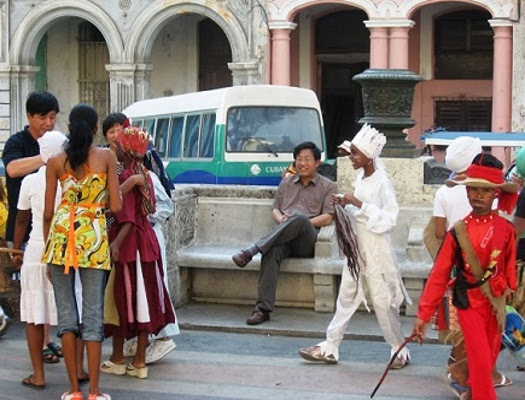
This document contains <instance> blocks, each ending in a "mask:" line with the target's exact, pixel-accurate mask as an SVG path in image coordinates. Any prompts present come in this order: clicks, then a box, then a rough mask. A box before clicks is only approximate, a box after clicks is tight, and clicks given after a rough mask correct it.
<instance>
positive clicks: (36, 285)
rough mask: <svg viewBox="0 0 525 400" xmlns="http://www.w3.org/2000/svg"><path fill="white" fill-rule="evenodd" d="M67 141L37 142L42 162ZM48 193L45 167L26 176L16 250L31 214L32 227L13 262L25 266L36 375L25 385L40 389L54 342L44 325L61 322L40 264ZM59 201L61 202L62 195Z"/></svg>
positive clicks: (25, 316)
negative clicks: (44, 351)
mask: <svg viewBox="0 0 525 400" xmlns="http://www.w3.org/2000/svg"><path fill="white" fill-rule="evenodd" d="M66 141H67V137H66V136H65V135H64V134H62V133H60V132H58V131H52V132H47V133H46V134H44V136H42V137H41V138H40V139H38V144H39V146H40V156H41V157H42V161H43V162H44V163H47V160H48V159H49V158H51V157H53V156H54V155H56V154H58V153H60V152H61V151H62V145H63V144H64V143H65V142H66ZM45 192H46V166H45V165H44V166H42V167H41V168H40V169H39V170H38V172H36V173H34V174H30V175H27V176H26V177H25V178H24V180H23V181H22V186H21V187H20V196H19V199H18V206H17V207H18V213H17V217H16V222H15V233H14V238H13V247H14V248H15V249H20V248H21V246H22V241H23V238H24V234H25V232H26V228H27V224H28V222H29V217H30V215H31V214H32V221H33V222H32V224H33V226H32V230H31V235H30V237H29V241H28V242H27V247H26V249H25V252H24V255H23V259H22V256H14V257H13V262H14V263H15V264H18V265H22V268H21V296H20V320H21V321H24V322H26V335H27V345H28V348H29V354H30V356H31V364H32V366H33V374H32V375H29V376H28V377H27V378H24V379H23V380H22V385H24V386H26V387H29V388H31V389H37V390H40V389H44V388H45V386H46V382H45V375H44V359H43V357H42V347H43V346H45V344H46V343H48V342H51V338H50V337H49V333H47V334H46V333H45V325H46V324H47V325H56V324H57V322H58V321H57V309H56V304H55V297H54V293H53V286H52V284H51V282H50V281H49V280H48V278H47V276H46V266H45V265H43V264H42V261H41V259H42V253H43V250H44V236H43V228H42V215H43V213H44V195H45ZM57 199H60V195H58V196H57ZM57 204H58V203H57ZM57 204H55V207H56V205H57ZM46 336H47V337H46ZM46 339H47V340H46ZM57 361H58V360H57Z"/></svg>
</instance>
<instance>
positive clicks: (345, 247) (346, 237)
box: [334, 204, 363, 296]
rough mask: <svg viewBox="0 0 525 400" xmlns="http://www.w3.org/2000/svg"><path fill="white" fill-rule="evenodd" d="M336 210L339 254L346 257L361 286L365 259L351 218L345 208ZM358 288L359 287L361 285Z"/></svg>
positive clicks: (336, 206) (351, 271)
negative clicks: (360, 281) (360, 250)
mask: <svg viewBox="0 0 525 400" xmlns="http://www.w3.org/2000/svg"><path fill="white" fill-rule="evenodd" d="M334 209H335V213H334V217H335V218H334V219H335V231H336V233H337V243H338V244H339V253H340V254H341V255H344V256H345V257H346V260H347V261H346V263H347V267H348V270H349V271H350V274H352V277H353V278H354V279H355V281H356V282H357V283H358V284H359V279H360V278H361V262H362V261H363V258H362V256H361V253H360V252H359V247H358V245H357V238H356V236H355V233H354V230H353V229H352V223H351V221H350V217H349V216H348V214H347V213H346V211H345V210H344V208H343V206H341V205H340V204H336V205H335V206H334ZM356 287H359V285H357V286H356ZM355 295H357V289H356V292H355V294H354V296H355Z"/></svg>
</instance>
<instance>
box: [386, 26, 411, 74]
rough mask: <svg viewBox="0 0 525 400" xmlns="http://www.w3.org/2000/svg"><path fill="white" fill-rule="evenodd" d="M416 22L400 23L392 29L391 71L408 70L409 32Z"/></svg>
mask: <svg viewBox="0 0 525 400" xmlns="http://www.w3.org/2000/svg"><path fill="white" fill-rule="evenodd" d="M413 26H414V21H410V20H405V21H398V22H396V23H395V25H394V26H392V25H391V27H390V43H389V45H390V46H389V47H390V49H389V52H388V55H389V59H388V67H389V68H391V69H408V39H409V35H408V31H409V30H410V29H411V28H412V27H413Z"/></svg>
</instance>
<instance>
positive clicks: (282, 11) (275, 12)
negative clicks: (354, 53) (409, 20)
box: [268, 0, 379, 21]
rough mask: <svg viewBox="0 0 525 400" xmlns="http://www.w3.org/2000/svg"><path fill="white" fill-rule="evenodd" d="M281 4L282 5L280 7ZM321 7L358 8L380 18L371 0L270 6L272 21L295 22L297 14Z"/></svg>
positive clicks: (290, 1) (303, 0)
mask: <svg viewBox="0 0 525 400" xmlns="http://www.w3.org/2000/svg"><path fill="white" fill-rule="evenodd" d="M279 3H281V5H279ZM320 5H345V6H350V7H354V8H358V9H360V10H363V11H364V12H366V13H367V15H368V16H369V17H370V18H372V17H378V14H379V9H378V7H377V6H376V5H375V4H374V2H373V1H371V0H321V1H319V0H286V1H274V2H273V3H270V5H269V6H268V11H269V14H270V20H271V21H293V20H294V18H295V17H296V15H297V13H299V12H300V11H303V10H304V9H306V8H309V7H312V6H320Z"/></svg>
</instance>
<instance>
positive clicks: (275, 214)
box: [272, 208, 290, 224]
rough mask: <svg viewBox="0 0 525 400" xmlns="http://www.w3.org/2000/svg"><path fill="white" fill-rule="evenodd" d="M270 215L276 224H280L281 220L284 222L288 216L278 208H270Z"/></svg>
mask: <svg viewBox="0 0 525 400" xmlns="http://www.w3.org/2000/svg"><path fill="white" fill-rule="evenodd" d="M272 216H273V219H274V220H275V222H277V223H278V224H282V223H283V222H286V220H287V219H288V218H290V216H289V215H286V214H283V213H282V212H281V210H279V209H278V208H274V209H273V210H272Z"/></svg>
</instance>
